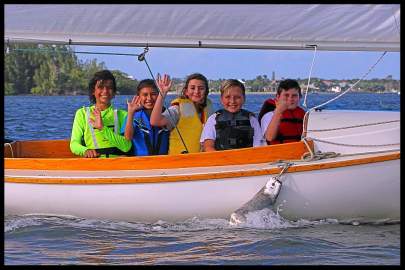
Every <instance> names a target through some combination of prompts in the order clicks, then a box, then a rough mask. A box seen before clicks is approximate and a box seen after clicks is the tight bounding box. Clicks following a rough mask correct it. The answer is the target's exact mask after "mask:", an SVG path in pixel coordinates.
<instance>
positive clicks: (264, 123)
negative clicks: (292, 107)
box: [260, 112, 274, 138]
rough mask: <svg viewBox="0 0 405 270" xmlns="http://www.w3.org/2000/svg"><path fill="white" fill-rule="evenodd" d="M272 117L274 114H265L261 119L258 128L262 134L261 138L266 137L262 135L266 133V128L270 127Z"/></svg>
mask: <svg viewBox="0 0 405 270" xmlns="http://www.w3.org/2000/svg"><path fill="white" fill-rule="evenodd" d="M273 115H274V112H268V113H265V114H264V115H263V117H262V120H261V121H260V126H261V127H262V132H263V133H262V135H263V138H265V137H266V136H265V135H264V134H265V133H266V129H267V127H268V126H269V125H270V122H271V119H272V118H273Z"/></svg>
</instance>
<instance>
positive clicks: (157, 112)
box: [150, 74, 172, 127]
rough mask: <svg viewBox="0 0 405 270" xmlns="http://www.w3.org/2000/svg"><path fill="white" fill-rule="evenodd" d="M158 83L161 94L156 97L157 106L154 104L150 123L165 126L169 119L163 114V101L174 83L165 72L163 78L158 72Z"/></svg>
mask: <svg viewBox="0 0 405 270" xmlns="http://www.w3.org/2000/svg"><path fill="white" fill-rule="evenodd" d="M156 83H157V85H158V87H159V89H160V94H159V95H158V97H157V99H156V103H155V106H153V110H152V113H151V115H150V124H151V125H152V126H157V127H164V126H166V125H167V124H168V123H169V121H168V120H167V119H166V117H164V116H163V115H162V108H163V101H164V98H165V97H166V94H167V92H169V90H170V87H171V85H172V81H171V80H170V77H169V75H167V74H165V75H164V76H163V78H161V77H160V75H159V74H158V77H157V80H156Z"/></svg>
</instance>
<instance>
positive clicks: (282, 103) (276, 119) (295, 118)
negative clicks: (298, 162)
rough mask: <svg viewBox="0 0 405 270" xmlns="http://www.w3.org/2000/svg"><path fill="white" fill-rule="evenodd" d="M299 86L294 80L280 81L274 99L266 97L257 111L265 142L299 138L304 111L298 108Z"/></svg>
mask: <svg viewBox="0 0 405 270" xmlns="http://www.w3.org/2000/svg"><path fill="white" fill-rule="evenodd" d="M300 98H301V88H300V85H299V84H298V82H297V81H296V80H291V79H286V80H283V81H281V82H280V84H279V86H278V88H277V94H276V98H275V99H271V98H269V99H267V100H266V101H265V102H264V104H263V106H262V108H261V110H260V113H259V121H260V124H261V127H262V131H263V136H264V138H265V139H266V141H267V144H279V143H287V142H297V141H300V140H301V135H302V131H303V119H304V115H305V111H304V110H303V109H302V108H300V107H299V106H298V105H299V101H300Z"/></svg>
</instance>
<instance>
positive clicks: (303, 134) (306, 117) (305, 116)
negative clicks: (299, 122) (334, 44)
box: [301, 51, 387, 138]
mask: <svg viewBox="0 0 405 270" xmlns="http://www.w3.org/2000/svg"><path fill="white" fill-rule="evenodd" d="M386 54H387V51H385V52H383V53H382V55H381V56H380V57H379V58H378V59H377V61H376V62H375V63H374V64H373V65H372V66H371V67H370V68H369V69H368V71H367V72H366V73H365V74H364V75H363V76H362V77H361V78H360V79H359V80H358V81H357V82H355V83H354V84H353V85H352V86H350V87H349V88H348V89H347V90H345V91H344V92H342V93H341V94H339V95H337V96H336V97H334V98H331V99H330V100H327V101H325V102H324V103H321V104H318V105H316V106H314V107H312V108H310V109H309V110H308V111H306V112H305V115H304V120H303V123H304V128H303V131H302V135H301V137H302V138H304V137H305V136H306V133H307V127H308V125H307V124H308V116H309V113H310V112H311V111H313V110H316V109H318V108H319V107H322V106H325V105H326V104H329V103H331V102H332V101H335V100H336V99H338V98H340V97H342V96H343V95H345V94H346V93H347V92H349V91H350V90H352V89H353V88H354V87H355V86H356V85H357V84H358V83H359V82H361V81H362V80H363V79H364V78H365V77H366V76H367V75H368V74H369V73H370V72H371V71H372V70H373V69H374V68H375V67H376V65H377V64H378V63H379V62H380V61H381V59H382V58H383V57H384V56H385V55H386Z"/></svg>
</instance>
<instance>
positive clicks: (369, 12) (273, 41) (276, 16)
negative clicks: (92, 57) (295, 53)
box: [4, 4, 400, 51]
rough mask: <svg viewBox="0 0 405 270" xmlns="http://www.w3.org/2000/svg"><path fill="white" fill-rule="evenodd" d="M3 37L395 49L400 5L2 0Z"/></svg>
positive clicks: (65, 41) (75, 41) (124, 43)
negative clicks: (36, 1) (28, 0)
mask: <svg viewBox="0 0 405 270" xmlns="http://www.w3.org/2000/svg"><path fill="white" fill-rule="evenodd" d="M4 14H5V20H4V23H5V28H4V30H5V34H4V37H5V41H6V42H14V41H20V42H36V43H38V42H44V43H45V42H46V43H54V44H69V43H70V44H77V45H109V46H141V47H144V46H150V47H190V48H191V47H204V48H256V49H297V50H302V49H305V48H307V47H308V45H317V48H318V50H329V51H332V50H347V51H349V50H363V51H367V50H368V51H399V50H400V5H357V4H352V5H346V4H339V5H325V4H310V5H309V4H306V5H76V4H75V5H56V4H54V5H12V4H9V5H5V13H4Z"/></svg>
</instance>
